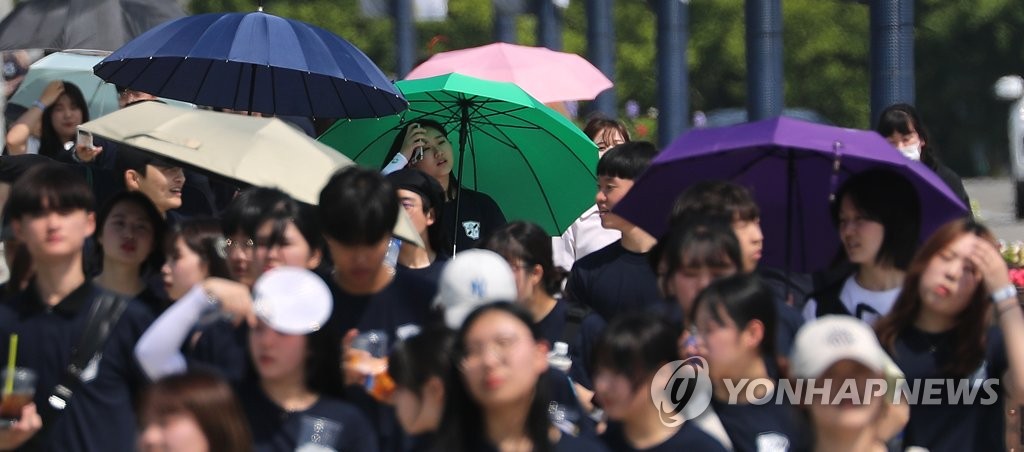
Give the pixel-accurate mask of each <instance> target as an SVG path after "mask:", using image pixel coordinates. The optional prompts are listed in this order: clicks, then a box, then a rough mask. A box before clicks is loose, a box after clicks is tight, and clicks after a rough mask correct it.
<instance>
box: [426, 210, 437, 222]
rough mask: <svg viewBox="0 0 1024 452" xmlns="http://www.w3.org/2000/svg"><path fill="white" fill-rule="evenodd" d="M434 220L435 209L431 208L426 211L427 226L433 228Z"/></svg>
mask: <svg viewBox="0 0 1024 452" xmlns="http://www.w3.org/2000/svg"><path fill="white" fill-rule="evenodd" d="M436 218H437V209H435V208H433V207H431V208H430V209H427V226H433V225H434V221H436Z"/></svg>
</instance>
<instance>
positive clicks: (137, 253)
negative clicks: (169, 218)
mask: <svg viewBox="0 0 1024 452" xmlns="http://www.w3.org/2000/svg"><path fill="white" fill-rule="evenodd" d="M165 228H166V225H165V223H164V219H163V217H162V216H161V215H160V212H159V211H157V210H156V207H155V206H154V205H153V202H152V201H150V200H149V198H147V197H146V196H145V195H143V194H141V193H138V192H127V191H126V192H121V193H119V194H117V195H115V196H114V197H113V198H111V199H110V200H109V201H107V203H106V205H104V206H103V208H101V209H100V211H99V215H97V218H96V233H95V236H96V245H97V247H96V248H97V254H98V255H99V256H100V257H101V258H102V262H103V264H102V271H101V272H100V274H99V275H97V276H96V278H95V282H96V284H97V285H99V286H100V287H103V288H104V289H107V290H110V291H112V292H115V293H118V294H121V295H125V296H129V297H133V298H136V299H138V300H139V301H142V302H143V303H145V304H146V306H148V307H149V308H150V309H151V310H152V311H153V313H154V314H157V315H159V314H160V313H161V312H163V310H164V309H165V308H166V307H167V304H168V300H167V299H166V298H165V296H164V295H163V294H162V293H160V292H157V291H156V290H154V289H153V288H152V287H150V285H149V284H147V278H148V277H149V276H150V275H155V274H156V272H158V271H159V270H160V267H161V266H162V265H163V249H162V247H161V244H162V243H163V238H164V229H165Z"/></svg>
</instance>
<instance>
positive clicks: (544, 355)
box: [533, 339, 550, 374]
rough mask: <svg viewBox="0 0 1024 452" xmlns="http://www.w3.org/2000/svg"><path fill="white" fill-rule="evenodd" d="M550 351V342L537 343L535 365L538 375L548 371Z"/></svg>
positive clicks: (534, 357)
mask: <svg viewBox="0 0 1024 452" xmlns="http://www.w3.org/2000/svg"><path fill="white" fill-rule="evenodd" d="M548 351H550V346H549V345H548V341H546V340H543V339H541V340H539V341H537V343H536V345H535V346H534V356H533V359H534V361H533V364H534V370H536V371H537V373H538V374H540V373H543V372H544V371H546V370H548Z"/></svg>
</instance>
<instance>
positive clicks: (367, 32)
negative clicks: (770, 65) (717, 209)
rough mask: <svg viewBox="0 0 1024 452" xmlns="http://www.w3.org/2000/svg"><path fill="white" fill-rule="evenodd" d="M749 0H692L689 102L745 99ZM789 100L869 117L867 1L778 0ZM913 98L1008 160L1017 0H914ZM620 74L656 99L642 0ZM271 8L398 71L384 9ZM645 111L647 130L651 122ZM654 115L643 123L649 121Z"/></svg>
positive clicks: (578, 43) (576, 17) (475, 24)
mask: <svg viewBox="0 0 1024 452" xmlns="http://www.w3.org/2000/svg"><path fill="white" fill-rule="evenodd" d="M744 1H745V0H691V1H690V3H689V5H690V8H689V23H690V41H689V49H688V61H689V74H690V90H689V92H690V104H691V110H694V111H696V110H704V111H710V110H714V109H718V108H728V107H743V106H744V105H746V91H747V86H746V69H745V68H746V62H745V38H746V35H745V30H744V26H745V23H744V7H743V5H744ZM586 3H587V0H572V1H571V3H570V6H569V8H568V9H567V10H566V11H565V12H564V17H563V19H564V30H565V31H564V34H563V40H564V47H565V50H566V51H570V52H576V53H579V54H585V53H586V11H585V5H586ZM255 4H256V2H255V1H253V0H192V4H191V9H192V11H193V12H194V13H199V12H212V11H251V10H253V9H255ZM782 4H783V27H784V31H783V42H784V45H785V50H784V58H785V60H784V64H785V66H784V67H785V74H786V80H785V101H786V105H787V106H789V107H803V108H809V109H812V110H816V111H818V112H819V113H821V114H823V115H824V116H825V117H827V118H829V119H830V120H831V121H833V122H834V123H836V124H838V125H842V126H848V127H857V128H869V127H870V126H871V124H869V115H870V112H869V110H870V97H869V96H870V93H869V88H870V86H869V76H870V73H869V59H870V55H869V33H870V30H869V24H868V7H867V6H866V5H864V4H862V3H860V2H856V1H853V0H782ZM916 6H917V11H916V14H917V17H916V21H917V29H916V30H917V31H916V32H917V34H916V36H917V47H916V50H915V52H916V70H917V92H918V96H917V103H918V106H919V107H920V108H921V110H922V112H923V114H924V116H925V119H926V121H928V123H929V125H930V128H931V129H932V134H933V135H934V136H933V141H934V142H935V143H933V144H936V145H938V146H939V147H940V148H942V149H944V152H943V157H944V158H945V160H947V161H948V162H949V163H951V164H952V165H953V166H954V168H955V169H957V170H959V171H960V172H962V173H967V174H972V173H974V172H975V170H980V171H983V172H987V171H988V170H989V166H990V165H989V164H988V162H992V166H997V165H1000V164H1002V162H1004V161H1005V160H1006V143H1005V141H1006V138H1005V136H1006V129H1005V127H1006V126H1005V122H1006V109H1007V105H1005V104H1003V103H1000V102H998V101H996V100H994V99H993V97H992V95H991V85H992V83H993V82H994V81H995V80H996V79H997V78H998V77H999V76H1002V75H1005V74H1009V73H1018V74H1024V2H1022V1H1020V0H972V1H969V2H957V1H948V0H917V5H916ZM614 8H615V10H614V20H615V35H616V50H617V55H616V70H615V76H616V77H615V81H616V89H617V91H618V99H619V101H620V103H621V104H624V103H625V102H626V101H627V100H630V99H634V100H636V101H638V102H639V103H640V105H641V111H646V110H647V109H648V107H651V106H653V105H655V104H656V99H655V85H656V84H655V77H656V73H657V68H656V65H655V57H654V55H655V37H656V30H655V28H656V22H655V16H654V13H653V12H652V11H651V9H650V7H649V2H646V1H639V0H617V1H616V2H615V4H614ZM265 9H266V11H268V12H270V13H273V14H277V15H279V16H284V17H291V18H295V19H299V20H303V21H306V22H310V23H313V24H316V25H319V26H321V27H324V28H326V29H328V30H331V31H333V32H335V33H337V34H338V35H340V36H342V37H344V38H345V39H348V40H349V41H351V42H352V43H353V44H355V45H356V46H357V47H359V48H360V49H362V50H363V51H364V52H366V54H367V55H369V56H370V58H372V59H373V60H374V61H375V62H377V64H378V65H380V67H381V68H382V69H384V70H385V71H386V72H391V73H393V71H394V67H395V49H394V34H393V33H392V26H391V23H390V21H389V20H386V19H366V18H364V17H361V13H360V7H359V1H358V0H266V2H265ZM492 22H493V18H492V10H491V1H490V0H449V17H448V20H446V21H444V22H434V23H419V24H417V33H418V38H419V43H420V45H419V48H418V57H419V58H420V59H425V58H427V57H429V56H430V55H432V54H434V53H437V52H441V51H446V50H452V49H459V48H465V47H472V46H478V45H483V44H486V43H489V42H492V41H493V32H492ZM535 28H536V19H535V18H534V17H533V16H532V15H528V14H527V15H522V16H520V17H519V18H518V19H517V37H518V42H519V43H521V44H526V45H532V44H535V43H536V39H535ZM655 122H656V121H653V120H650V119H649V118H640V119H638V120H637V121H635V124H640V125H643V127H647V128H648V130H650V132H649V133H650V134H651V136H654V135H653V128H654V125H655V124H654V123H655ZM648 123H650V124H648Z"/></svg>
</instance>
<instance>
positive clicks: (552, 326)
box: [537, 299, 569, 347]
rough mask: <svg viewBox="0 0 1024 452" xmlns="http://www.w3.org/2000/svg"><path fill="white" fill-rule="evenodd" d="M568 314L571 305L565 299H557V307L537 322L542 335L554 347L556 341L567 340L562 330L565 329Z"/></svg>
mask: <svg viewBox="0 0 1024 452" xmlns="http://www.w3.org/2000/svg"><path fill="white" fill-rule="evenodd" d="M568 314H569V307H568V304H567V303H566V302H565V300H562V299H556V300H555V307H554V308H552V309H551V312H549V313H548V315H546V316H544V318H543V319H540V321H539V322H537V329H539V330H540V335H541V337H543V338H544V339H547V341H548V344H550V345H551V346H552V347H554V344H555V342H565V338H563V337H562V332H563V330H565V321H566V316H567V315H568Z"/></svg>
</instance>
